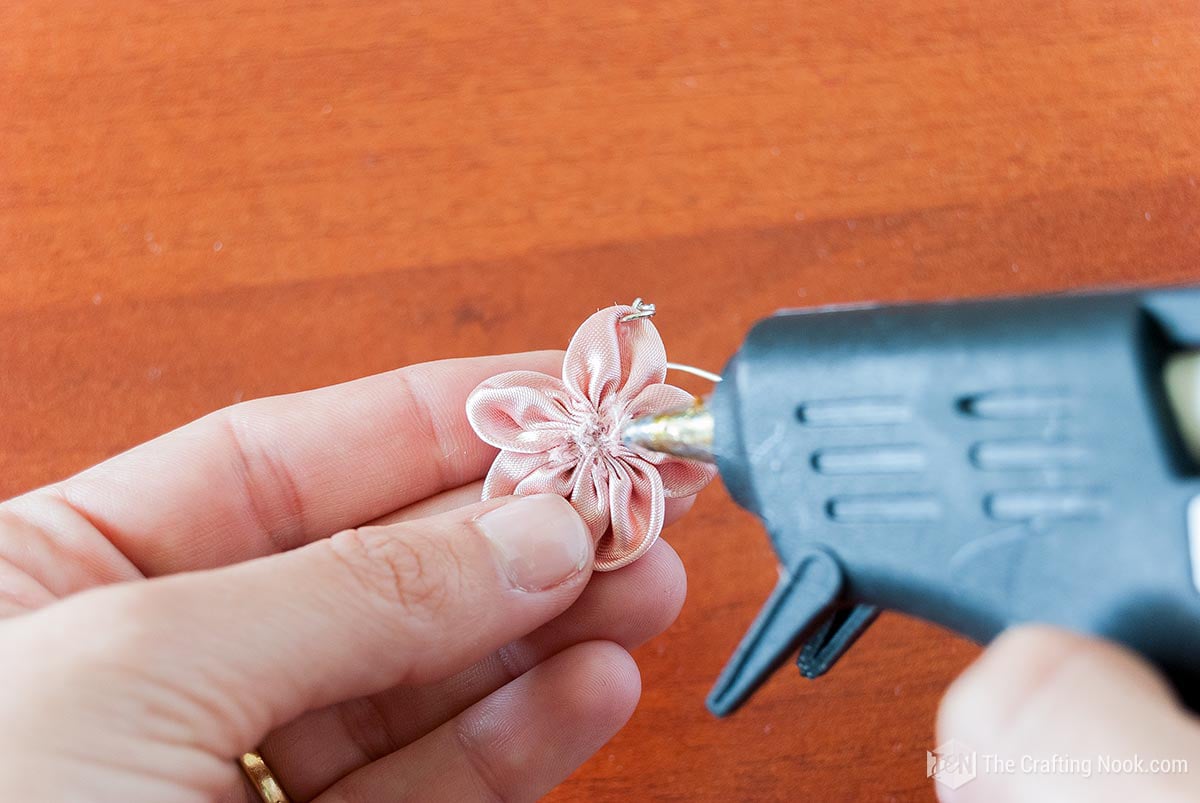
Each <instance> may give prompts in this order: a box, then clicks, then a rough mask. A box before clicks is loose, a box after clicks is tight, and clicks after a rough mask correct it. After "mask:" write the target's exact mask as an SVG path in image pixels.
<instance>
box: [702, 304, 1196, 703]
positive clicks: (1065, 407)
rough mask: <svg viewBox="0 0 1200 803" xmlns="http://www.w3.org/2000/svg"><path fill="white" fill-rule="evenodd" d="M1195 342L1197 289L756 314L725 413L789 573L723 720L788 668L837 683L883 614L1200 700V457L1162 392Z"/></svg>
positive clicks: (723, 688)
mask: <svg viewBox="0 0 1200 803" xmlns="http://www.w3.org/2000/svg"><path fill="white" fill-rule="evenodd" d="M1197 349H1200V290H1192V289H1182V290H1153V291H1144V292H1120V293H1107V294H1098V295H1086V296H1048V297H1040V298H1025V299H1010V300H999V301H973V302H959V303H942V304H920V305H904V306H892V307H879V306H875V307H854V308H827V309H818V310H811V311H799V312H784V313H780V314H778V315H776V316H774V317H771V318H769V319H766V320H764V321H762V322H760V323H759V324H758V325H757V326H756V327H755V328H754V329H753V330H752V331H751V332H750V334H749V335H748V337H747V339H746V341H745V343H744V344H743V346H742V347H741V349H740V350H739V351H738V353H737V354H736V355H735V356H734V358H733V359H732V360H731V361H730V363H729V365H728V366H727V367H726V369H725V371H724V373H723V381H722V382H721V383H720V384H719V385H718V386H717V389H716V390H715V392H714V394H713V397H712V399H711V400H710V404H709V407H710V409H711V412H712V416H713V421H714V428H713V453H714V455H715V458H716V462H717V465H718V467H719V469H720V474H721V477H722V479H723V481H724V483H725V485H726V486H727V487H728V489H729V491H730V492H731V494H732V495H733V497H734V498H735V499H736V500H737V501H738V503H739V504H741V505H742V506H743V507H745V508H747V509H748V510H750V511H752V512H753V513H755V514H756V515H757V516H758V517H759V518H760V519H761V520H762V522H763V524H764V525H765V527H766V530H767V532H768V534H769V536H770V538H771V541H772V545H773V547H774V549H775V552H776V553H777V555H778V558H779V561H780V563H781V565H782V571H781V579H780V581H779V585H778V586H777V588H776V590H775V592H774V593H773V594H772V596H771V598H770V599H769V600H768V602H767V605H766V606H765V607H764V609H763V611H762V613H761V614H760V615H759V617H758V619H757V620H756V622H755V623H754V624H753V626H752V627H751V630H750V632H749V633H748V634H747V635H746V637H745V639H744V640H743V642H742V643H741V645H740V646H739V647H738V649H737V651H736V652H735V654H734V656H733V658H732V659H731V660H730V663H729V665H728V666H727V667H726V669H725V671H724V673H723V674H722V676H721V678H720V679H719V680H718V682H717V685H716V687H715V688H714V690H713V692H712V694H711V695H710V697H709V701H708V704H709V708H710V709H711V710H712V711H713V712H714V713H716V714H719V715H724V714H727V713H729V712H731V711H732V710H734V709H735V708H737V707H738V706H739V705H741V703H742V702H743V701H745V700H746V699H747V697H748V696H749V695H750V694H751V693H752V692H753V691H754V689H755V688H756V687H757V686H758V685H760V684H761V683H762V682H763V681H764V680H765V679H766V678H767V677H768V676H769V674H770V673H771V672H773V671H774V670H775V669H776V668H777V667H778V666H779V665H780V664H781V663H783V662H784V661H786V660H787V659H788V658H789V657H790V656H792V655H793V654H798V656H799V657H798V663H799V666H800V670H801V673H802V674H804V675H805V676H807V677H810V678H813V677H817V676H819V675H821V674H822V673H824V672H825V671H827V670H828V669H829V668H830V667H831V666H832V665H833V663H834V662H836V660H837V659H838V658H839V657H840V656H841V655H842V654H844V653H845V651H846V650H847V649H848V648H849V647H850V646H851V645H852V644H853V643H854V641H855V639H856V638H857V637H858V636H859V635H860V634H861V633H862V632H863V630H864V629H865V628H867V627H868V626H869V625H870V623H871V622H872V621H873V620H874V618H875V616H876V614H877V613H878V611H880V610H881V609H889V610H896V611H901V612H904V613H907V614H911V615H914V616H918V617H920V618H923V619H926V620H928V621H931V622H934V623H937V624H940V625H943V626H945V627H947V628H949V629H951V630H954V631H956V632H958V633H960V634H962V635H965V636H967V637H969V638H971V639H974V640H976V641H978V642H981V643H986V642H988V641H989V640H991V639H992V638H993V637H994V636H996V635H997V634H998V633H999V632H1001V631H1002V630H1004V629H1005V628H1006V627H1008V626H1010V625H1013V624H1017V623H1021V622H1043V623H1049V624H1053V625H1058V626H1062V627H1065V628H1069V629H1072V630H1076V631H1079V632H1083V633H1090V634H1095V635H1098V636H1102V637H1106V638H1110V639H1113V640H1115V641H1118V642H1120V643H1122V644H1125V645H1127V646H1129V647H1131V648H1133V649H1134V650H1136V651H1138V652H1140V653H1142V654H1144V655H1145V656H1147V657H1148V658H1149V659H1150V660H1152V661H1153V662H1155V663H1156V664H1157V665H1159V666H1160V667H1161V668H1163V669H1164V671H1166V672H1167V673H1168V675H1169V676H1170V677H1172V678H1173V679H1175V681H1176V683H1177V684H1178V685H1179V686H1180V687H1181V689H1182V690H1183V691H1185V693H1186V692H1187V691H1188V690H1189V689H1194V690H1197V691H1200V685H1198V682H1200V579H1198V578H1200V567H1198V566H1197V565H1196V561H1197V560H1200V501H1197V500H1198V499H1200V464H1198V462H1197V460H1196V458H1195V457H1194V456H1193V454H1192V453H1191V451H1190V450H1189V445H1188V443H1189V440H1188V434H1189V432H1188V422H1187V421H1186V420H1181V419H1180V417H1179V416H1178V415H1177V412H1178V411H1177V410H1176V409H1175V408H1174V407H1173V401H1172V399H1174V398H1175V397H1171V398H1169V394H1168V391H1167V384H1166V382H1165V380H1164V375H1165V374H1169V373H1170V368H1171V365H1172V364H1173V361H1177V360H1178V359H1180V358H1181V357H1182V356H1183V355H1187V354H1188V353H1190V352H1194V351H1195V350H1197ZM1185 391H1186V389H1185ZM1182 395H1183V396H1184V397H1186V396H1187V393H1186V392H1184V393H1183V394H1182ZM1185 418H1186V416H1185Z"/></svg>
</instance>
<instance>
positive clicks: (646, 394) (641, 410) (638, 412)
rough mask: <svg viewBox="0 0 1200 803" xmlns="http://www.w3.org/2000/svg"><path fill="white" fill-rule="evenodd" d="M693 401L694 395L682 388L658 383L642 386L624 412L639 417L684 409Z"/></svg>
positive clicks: (693, 402)
mask: <svg viewBox="0 0 1200 803" xmlns="http://www.w3.org/2000/svg"><path fill="white" fill-rule="evenodd" d="M695 403H696V397H695V396H693V395H692V394H690V393H688V392H687V391H686V390H684V389H683V388H677V387H675V386H674V385H664V384H661V383H659V384H654V385H647V386H646V387H644V388H642V391H641V392H640V393H638V394H637V396H635V397H633V400H632V401H630V402H629V406H628V407H627V408H626V414H627V415H628V416H629V417H630V418H641V417H642V416H647V415H658V414H659V413H669V412H672V411H674V410H684V409H687V408H688V407H691V406H692V405H693V404H695Z"/></svg>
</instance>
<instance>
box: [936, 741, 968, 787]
mask: <svg viewBox="0 0 1200 803" xmlns="http://www.w3.org/2000/svg"><path fill="white" fill-rule="evenodd" d="M925 764H926V766H925V777H927V778H932V779H933V780H935V781H937V782H938V783H940V784H941V785H942V786H944V787H946V788H947V789H957V788H959V787H960V786H962V785H963V784H965V783H967V782H968V781H973V780H975V751H974V750H972V749H971V748H969V747H967V746H966V745H965V744H963V743H962V742H960V741H958V740H957V739H950V740H949V741H946V742H942V743H941V744H940V745H938V746H937V747H935V748H934V749H933V750H932V751H928V750H927V751H926V752H925Z"/></svg>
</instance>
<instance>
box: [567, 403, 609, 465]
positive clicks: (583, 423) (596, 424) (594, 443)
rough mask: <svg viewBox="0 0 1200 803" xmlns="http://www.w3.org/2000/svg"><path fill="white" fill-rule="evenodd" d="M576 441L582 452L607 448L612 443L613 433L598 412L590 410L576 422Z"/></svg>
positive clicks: (586, 452) (587, 452)
mask: <svg viewBox="0 0 1200 803" xmlns="http://www.w3.org/2000/svg"><path fill="white" fill-rule="evenodd" d="M575 443H576V445H578V446H579V451H580V453H581V454H590V453H592V452H595V451H597V450H607V449H608V448H609V446H610V444H611V443H612V433H611V432H609V428H608V426H607V425H606V424H605V423H604V421H603V420H602V419H601V418H600V416H599V415H598V414H597V413H595V412H592V411H589V412H587V413H585V414H584V415H581V416H580V417H579V419H578V421H577V423H576V428H575Z"/></svg>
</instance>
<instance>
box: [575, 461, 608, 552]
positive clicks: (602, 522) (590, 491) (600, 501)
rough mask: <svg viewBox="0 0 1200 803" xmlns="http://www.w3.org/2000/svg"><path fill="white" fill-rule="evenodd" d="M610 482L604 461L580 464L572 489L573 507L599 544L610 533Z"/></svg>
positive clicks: (593, 539)
mask: <svg viewBox="0 0 1200 803" xmlns="http://www.w3.org/2000/svg"><path fill="white" fill-rule="evenodd" d="M609 480H610V478H609V475H608V466H606V465H605V463H604V461H603V460H592V461H589V462H586V463H580V464H579V468H578V469H577V470H576V472H575V485H574V487H573V488H572V489H571V496H570V501H571V506H572V507H574V508H575V512H576V513H578V514H579V517H580V518H581V519H583V521H584V523H585V524H587V526H588V529H589V530H591V533H592V541H594V542H597V543H599V541H600V539H601V538H602V537H603V536H604V534H605V533H606V532H608V527H609V522H610V510H609V499H608V488H609Z"/></svg>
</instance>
